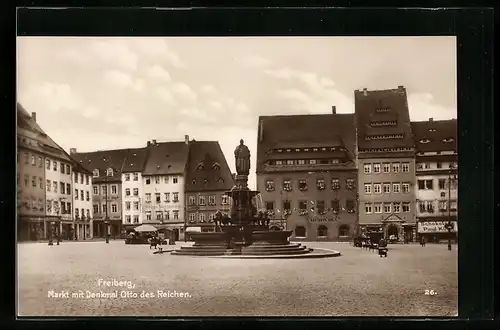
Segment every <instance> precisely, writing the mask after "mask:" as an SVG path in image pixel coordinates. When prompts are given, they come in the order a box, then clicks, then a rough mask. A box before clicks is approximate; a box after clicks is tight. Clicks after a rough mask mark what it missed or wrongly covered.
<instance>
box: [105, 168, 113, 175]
mask: <svg viewBox="0 0 500 330" xmlns="http://www.w3.org/2000/svg"><path fill="white" fill-rule="evenodd" d="M106 176H113V169H112V168H108V169H107V170H106Z"/></svg>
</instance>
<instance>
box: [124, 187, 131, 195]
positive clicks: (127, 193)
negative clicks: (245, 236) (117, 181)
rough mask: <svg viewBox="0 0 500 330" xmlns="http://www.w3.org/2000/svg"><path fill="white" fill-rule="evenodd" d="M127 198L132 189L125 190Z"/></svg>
mask: <svg viewBox="0 0 500 330" xmlns="http://www.w3.org/2000/svg"><path fill="white" fill-rule="evenodd" d="M125 196H130V188H127V189H125Z"/></svg>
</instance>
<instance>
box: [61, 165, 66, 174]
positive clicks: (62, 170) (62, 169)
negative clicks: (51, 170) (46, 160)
mask: <svg viewBox="0 0 500 330" xmlns="http://www.w3.org/2000/svg"><path fill="white" fill-rule="evenodd" d="M65 168H66V167H65V166H64V164H63V163H61V173H62V174H64V172H65V171H64V169H65Z"/></svg>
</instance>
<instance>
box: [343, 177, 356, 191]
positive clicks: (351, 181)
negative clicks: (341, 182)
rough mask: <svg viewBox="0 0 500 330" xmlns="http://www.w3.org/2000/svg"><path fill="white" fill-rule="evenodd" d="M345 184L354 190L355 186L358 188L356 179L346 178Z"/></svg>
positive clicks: (347, 187)
mask: <svg viewBox="0 0 500 330" xmlns="http://www.w3.org/2000/svg"><path fill="white" fill-rule="evenodd" d="M345 184H346V189H349V190H353V189H354V188H356V184H355V181H354V179H346V180H345Z"/></svg>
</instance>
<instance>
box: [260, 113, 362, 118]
mask: <svg viewBox="0 0 500 330" xmlns="http://www.w3.org/2000/svg"><path fill="white" fill-rule="evenodd" d="M340 115H342V116H346V115H355V113H354V112H349V113H310V114H295V115H261V116H259V119H260V118H279V117H281V118H283V117H315V116H317V117H319V116H340Z"/></svg>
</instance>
